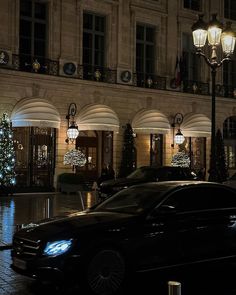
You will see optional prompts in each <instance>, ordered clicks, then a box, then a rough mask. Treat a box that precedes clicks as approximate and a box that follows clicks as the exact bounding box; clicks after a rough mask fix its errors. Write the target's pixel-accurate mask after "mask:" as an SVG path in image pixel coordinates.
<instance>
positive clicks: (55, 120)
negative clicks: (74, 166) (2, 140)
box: [11, 98, 61, 192]
mask: <svg viewBox="0 0 236 295" xmlns="http://www.w3.org/2000/svg"><path fill="white" fill-rule="evenodd" d="M11 122H12V127H13V136H14V142H15V148H16V173H17V184H16V190H17V191H24V192H25V191H30V192H31V191H33V192H34V191H51V190H53V189H54V188H53V178H54V170H55V146H56V143H55V140H56V129H57V128H60V122H61V119H60V114H59V112H58V111H57V109H56V108H55V106H54V105H53V104H52V103H50V102H49V101H48V100H46V99H41V98H24V99H22V100H20V101H18V102H17V104H16V105H15V107H14V109H13V111H12V114H11Z"/></svg>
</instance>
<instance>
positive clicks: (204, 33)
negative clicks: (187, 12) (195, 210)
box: [192, 14, 235, 181]
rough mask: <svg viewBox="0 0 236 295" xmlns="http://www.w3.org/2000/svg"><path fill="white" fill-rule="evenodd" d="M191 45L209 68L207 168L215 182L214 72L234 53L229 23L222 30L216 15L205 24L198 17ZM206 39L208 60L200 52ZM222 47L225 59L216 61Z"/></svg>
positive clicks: (201, 18) (193, 27)
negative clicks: (209, 151) (208, 160)
mask: <svg viewBox="0 0 236 295" xmlns="http://www.w3.org/2000/svg"><path fill="white" fill-rule="evenodd" d="M192 34H193V43H194V46H195V47H196V49H197V51H196V54H197V55H199V56H202V57H203V58H204V60H205V62H206V64H207V65H208V66H209V67H210V68H211V78H212V85H211V155H210V168H209V178H208V180H209V181H217V167H216V160H217V159H216V149H215V145H216V136H215V121H216V118H215V117H216V110H215V98H216V95H215V85H216V81H215V80H216V72H217V68H219V67H220V66H221V65H222V64H223V62H224V61H226V60H230V55H231V54H232V53H233V52H234V47H235V34H234V32H233V31H232V29H231V23H230V22H227V23H226V26H225V28H224V29H223V24H222V23H220V22H219V21H218V20H217V18H216V14H212V19H211V21H210V22H209V23H208V24H206V23H205V22H204V21H203V15H199V19H198V21H197V22H196V23H194V24H193V26H192ZM207 39H208V45H209V46H210V49H211V56H210V58H208V57H207V56H206V55H205V53H204V52H203V51H202V49H203V47H204V46H205V43H206V41H207ZM220 44H221V45H222V50H223V53H224V55H225V57H224V58H223V59H222V60H220V61H218V60H217V53H216V49H217V47H218V46H219V45H220Z"/></svg>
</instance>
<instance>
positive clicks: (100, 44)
mask: <svg viewBox="0 0 236 295" xmlns="http://www.w3.org/2000/svg"><path fill="white" fill-rule="evenodd" d="M104 32H105V17H103V16H97V15H92V14H84V33H83V54H84V56H83V63H86V64H88V63H89V64H91V65H97V66H104V48H105V34H104ZM87 49H89V50H87Z"/></svg>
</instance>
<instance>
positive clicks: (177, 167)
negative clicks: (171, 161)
mask: <svg viewBox="0 0 236 295" xmlns="http://www.w3.org/2000/svg"><path fill="white" fill-rule="evenodd" d="M144 168H145V169H155V170H159V169H172V170H175V169H190V168H189V167H181V166H167V165H165V166H140V167H139V168H137V169H144Z"/></svg>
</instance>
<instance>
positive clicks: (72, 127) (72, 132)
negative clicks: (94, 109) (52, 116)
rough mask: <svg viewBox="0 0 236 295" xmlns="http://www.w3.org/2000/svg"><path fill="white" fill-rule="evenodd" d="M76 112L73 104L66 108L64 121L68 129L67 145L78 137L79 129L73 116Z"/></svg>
mask: <svg viewBox="0 0 236 295" xmlns="http://www.w3.org/2000/svg"><path fill="white" fill-rule="evenodd" d="M76 111H77V106H76V104H75V103H71V104H70V105H69V108H68V114H67V116H66V119H67V121H68V129H67V132H66V134H67V138H66V143H69V141H71V142H72V143H73V142H74V140H75V139H76V138H77V137H78V136H79V129H78V126H77V125H76V122H75V115H76Z"/></svg>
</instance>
